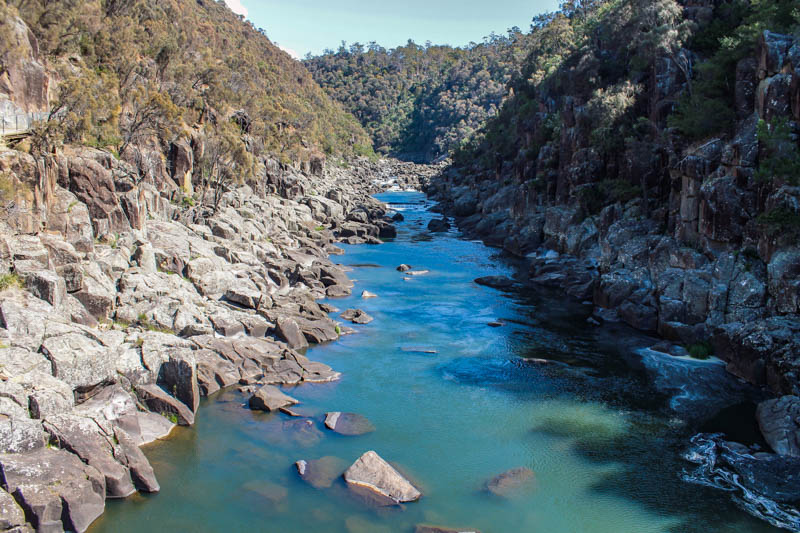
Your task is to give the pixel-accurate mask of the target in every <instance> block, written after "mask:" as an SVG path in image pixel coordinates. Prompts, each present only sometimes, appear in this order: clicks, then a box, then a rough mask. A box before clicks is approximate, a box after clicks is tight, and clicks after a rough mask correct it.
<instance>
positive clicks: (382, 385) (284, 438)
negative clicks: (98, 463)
mask: <svg viewBox="0 0 800 533" xmlns="http://www.w3.org/2000/svg"><path fill="white" fill-rule="evenodd" d="M382 199H383V200H385V201H390V202H395V203H397V207H398V208H400V209H403V213H404V215H405V216H406V221H405V222H404V223H401V224H400V225H399V230H400V232H399V235H398V238H397V239H395V240H394V241H393V242H389V243H387V244H384V245H382V246H354V247H346V249H347V254H346V255H345V256H343V257H341V261H342V262H343V263H344V264H348V265H360V266H357V267H354V269H353V271H352V272H351V273H350V276H351V278H353V279H354V280H356V288H355V289H354V296H353V297H351V298H346V299H341V300H335V301H332V302H330V303H333V304H334V305H336V306H337V307H339V308H341V310H344V309H346V308H348V307H360V308H362V309H364V310H366V311H367V312H368V313H369V314H371V315H372V316H374V317H375V320H374V322H372V323H371V324H369V325H367V326H356V329H357V330H358V333H356V334H353V335H349V336H346V337H343V338H342V339H341V340H340V341H339V342H336V343H332V344H329V345H325V346H319V347H315V348H313V349H311V350H309V353H308V355H309V357H311V358H312V359H314V360H319V361H323V362H325V363H327V364H329V365H331V366H332V367H333V368H335V369H336V370H338V371H340V372H342V373H343V377H342V379H341V381H339V382H337V383H332V384H325V385H303V386H300V387H296V388H289V389H287V392H288V393H289V394H291V395H292V396H294V397H296V398H298V399H299V400H301V402H302V403H301V405H300V406H298V407H300V408H302V409H303V411H304V412H305V413H308V414H311V415H312V416H314V419H315V422H314V424H315V425H316V426H315V428H314V430H313V431H298V429H297V426H294V425H292V422H291V419H290V418H289V417H287V416H286V415H283V414H264V413H254V412H251V411H249V410H248V409H247V408H245V407H244V403H245V402H246V399H247V398H246V397H245V396H243V395H242V394H240V393H238V392H236V391H226V392H222V393H220V394H218V395H216V396H213V397H211V398H209V399H207V400H204V401H203V402H202V406H201V409H200V412H199V413H198V417H197V423H196V425H195V427H193V428H190V429H180V430H179V431H177V432H176V433H175V434H174V437H173V438H172V439H171V440H169V441H167V442H165V443H160V444H156V445H153V446H150V447H149V448H147V449H146V450H145V451H146V454H147V455H148V457H149V458H150V460H151V462H152V463H153V466H154V468H155V470H156V474H157V475H158V478H159V481H160V483H161V488H162V490H161V492H160V493H159V494H157V495H152V496H140V495H137V496H134V497H131V498H128V499H126V500H124V501H115V502H109V503H108V505H107V510H106V514H105V515H104V516H103V517H102V518H101V519H100V520H98V522H97V524H96V525H95V526H94V527H93V528H92V531H93V533H99V532H128V531H131V532H132V531H137V532H138V531H151V532H155V531H192V532H206V531H209V532H210V531H224V532H239V531H269V532H312V531H314V532H317V531H324V532H327V531H330V532H348V533H358V532H374V533H380V532H384V531H385V532H389V531H391V532H394V531H397V532H411V531H413V529H414V526H415V525H416V524H418V523H434V524H438V525H445V526H451V527H463V528H474V529H480V530H481V531H483V532H484V533H488V532H492V533H507V532H508V533H510V532H543V533H544V532H547V533H562V532H563V533H568V532H597V533H619V532H636V533H645V532H717V531H725V532H767V531H777V530H775V529H774V528H772V527H770V526H768V525H766V524H765V523H763V522H760V521H758V520H756V519H755V518H752V517H750V516H749V515H747V514H746V513H744V512H743V511H741V510H739V509H738V508H737V507H736V506H735V505H734V504H733V503H732V500H731V498H730V497H729V495H728V494H727V493H725V492H722V491H718V490H713V489H709V488H705V487H701V486H698V485H692V484H687V483H685V482H683V481H681V479H680V474H681V472H682V470H683V469H684V468H689V465H688V464H687V463H685V462H684V461H683V460H682V459H681V453H682V452H683V451H684V449H685V447H686V441H687V440H688V437H690V436H691V435H693V434H694V433H696V432H697V431H698V430H699V428H701V427H703V426H704V425H707V423H706V420H707V419H709V418H711V416H712V415H713V414H714V412H716V411H717V410H719V409H721V408H723V407H726V406H728V405H734V404H737V403H740V402H742V401H744V400H746V399H747V398H746V396H747V395H748V394H749V392H748V391H746V390H744V389H742V388H741V386H740V385H738V384H737V383H736V382H735V381H734V380H732V379H729V378H728V377H726V375H725V374H724V372H723V371H722V369H721V367H719V366H718V365H713V364H696V363H692V362H678V363H674V362H671V361H661V360H658V358H657V357H655V358H654V357H653V356H652V354H650V355H641V354H640V353H639V352H637V350H639V349H640V348H642V347H645V346H648V345H650V344H652V339H647V338H646V337H643V336H641V335H639V334H637V333H635V332H633V331H632V330H630V329H627V328H625V327H623V326H621V325H614V324H610V325H606V326H604V327H601V328H594V327H591V326H589V325H587V323H586V320H585V319H586V318H587V317H588V316H589V315H590V314H591V306H587V305H583V304H581V303H580V302H574V301H571V300H570V299H568V298H566V297H564V296H563V295H561V294H559V293H555V292H549V291H544V290H527V291H515V292H510V293H502V292H499V291H496V290H494V289H490V288H487V287H480V286H477V285H476V284H474V283H473V282H472V280H473V279H474V278H476V277H478V276H485V275H490V274H506V275H507V274H511V273H512V272H513V270H512V268H513V265H510V264H509V263H507V262H506V260H504V259H503V258H501V257H498V256H497V255H496V251H494V250H491V249H489V248H486V247H485V246H483V245H482V244H480V243H475V242H470V241H466V240H462V239H459V238H458V234H457V233H449V234H446V235H441V234H439V235H435V236H431V235H430V234H428V233H427V232H426V231H425V225H426V224H427V221H428V220H429V219H430V214H429V213H428V212H427V211H426V210H425V207H426V205H425V200H424V196H422V195H420V194H414V193H392V194H389V195H386V196H383V197H382ZM401 263H409V264H411V265H413V266H414V267H416V268H425V269H429V270H430V271H431V272H430V274H428V275H427V276H420V277H418V278H414V279H412V280H410V281H404V280H403V276H402V275H401V274H399V273H398V272H396V271H395V267H396V266H397V265H399V264H401ZM365 289H366V290H369V291H371V292H374V293H376V294H378V295H379V297H378V298H374V299H369V300H361V299H360V298H359V297H358V295H360V293H361V291H362V290H365ZM497 319H502V320H503V321H505V325H504V326H502V327H499V328H492V327H489V326H487V323H488V322H490V321H494V320H497ZM409 347H425V348H433V349H435V350H437V352H438V353H436V354H424V353H417V352H409V351H407V350H408V348H409ZM533 358H537V359H546V360H548V361H550V363H548V364H542V363H541V362H537V361H534V360H533ZM325 411H353V412H357V413H360V414H362V415H364V416H366V417H368V418H369V419H370V420H371V421H372V423H373V424H374V425H375V427H376V428H377V429H376V431H375V432H373V433H370V434H368V435H364V436H359V437H345V436H340V435H337V434H333V433H332V432H330V431H328V430H326V429H325V428H324V426H323V424H322V423H321V420H320V417H321V416H323V414H324V412H325ZM734 419H735V416H734ZM728 426H730V424H729V423H728ZM733 429H735V430H737V431H740V432H742V433H743V434H745V435H747V434H749V428H748V427H747V424H744V423H743V424H742V427H734V428H733ZM367 450H375V451H377V452H378V453H379V454H380V455H381V456H382V457H383V458H385V459H386V460H388V461H391V462H393V463H395V464H396V465H398V466H399V468H400V469H401V470H402V471H403V472H404V473H405V474H406V475H407V476H408V477H409V478H410V479H411V480H412V481H413V482H414V483H415V484H416V485H417V486H418V487H419V488H420V489H421V490H422V492H423V494H424V495H423V498H422V499H421V500H420V501H419V502H416V503H411V504H407V505H404V506H402V507H396V508H388V509H387V508H382V509H375V508H371V507H368V506H366V505H365V504H364V503H363V502H361V501H359V500H357V499H355V498H354V497H353V496H352V495H351V494H349V493H348V491H347V489H346V488H345V487H344V484H343V482H342V481H341V480H339V482H337V483H336V484H335V485H334V486H333V487H332V488H330V489H325V490H317V489H314V488H312V487H311V486H310V485H307V484H306V483H304V482H303V481H301V480H300V479H299V477H298V475H297V473H296V470H295V469H294V466H293V463H294V462H295V461H296V460H299V459H306V460H310V459H317V458H320V457H323V456H328V455H331V456H335V457H338V458H340V459H341V460H342V463H343V464H345V465H349V464H351V463H352V462H353V461H354V460H355V459H356V458H357V457H358V456H360V455H361V454H362V453H364V452H365V451H367ZM518 466H526V467H528V468H530V469H532V470H533V471H534V472H535V474H536V481H535V484H534V486H533V487H532V488H530V489H527V490H523V491H521V493H519V494H517V495H516V497H513V498H510V499H502V498H499V497H497V496H494V495H492V494H489V493H487V492H486V491H484V490H483V485H484V483H485V482H486V480H487V479H489V478H491V477H493V476H494V475H496V474H498V473H500V472H502V471H505V470H508V469H510V468H514V467H518Z"/></svg>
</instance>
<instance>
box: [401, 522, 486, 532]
mask: <svg viewBox="0 0 800 533" xmlns="http://www.w3.org/2000/svg"><path fill="white" fill-rule="evenodd" d="M414 533H481V532H480V531H478V530H477V529H468V528H467V529H464V528H452V527H442V526H430V525H427V524H417V527H416V528H415V529H414Z"/></svg>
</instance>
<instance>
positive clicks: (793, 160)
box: [756, 118, 800, 185]
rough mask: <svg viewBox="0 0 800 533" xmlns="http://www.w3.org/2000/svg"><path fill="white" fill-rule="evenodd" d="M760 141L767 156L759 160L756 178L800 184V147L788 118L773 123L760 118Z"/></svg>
mask: <svg viewBox="0 0 800 533" xmlns="http://www.w3.org/2000/svg"><path fill="white" fill-rule="evenodd" d="M758 141H759V143H761V148H762V150H763V152H764V153H765V156H762V157H761V158H760V160H759V162H758V170H757V171H756V179H758V180H760V181H776V180H777V181H780V182H782V183H788V184H789V185H798V184H800V149H798V147H797V141H796V140H795V139H793V138H792V129H791V126H790V125H789V121H788V119H786V118H782V119H776V120H774V121H773V122H772V123H771V124H768V123H767V122H765V121H764V120H760V121H759V122H758Z"/></svg>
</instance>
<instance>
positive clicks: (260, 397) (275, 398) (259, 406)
mask: <svg viewBox="0 0 800 533" xmlns="http://www.w3.org/2000/svg"><path fill="white" fill-rule="evenodd" d="M248 403H249V405H250V409H255V410H260V411H277V410H278V409H280V408H281V407H286V406H289V405H294V404H296V403H300V402H298V401H297V400H295V399H294V398H292V397H291V396H288V395H286V394H284V393H283V392H281V390H280V389H279V388H278V387H275V386H273V385H264V386H263V387H261V388H260V389H258V390H257V391H256V392H255V394H253V395H252V396H251V397H250V401H249V402H248Z"/></svg>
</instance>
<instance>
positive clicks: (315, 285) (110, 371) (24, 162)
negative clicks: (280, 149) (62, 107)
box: [0, 148, 414, 532]
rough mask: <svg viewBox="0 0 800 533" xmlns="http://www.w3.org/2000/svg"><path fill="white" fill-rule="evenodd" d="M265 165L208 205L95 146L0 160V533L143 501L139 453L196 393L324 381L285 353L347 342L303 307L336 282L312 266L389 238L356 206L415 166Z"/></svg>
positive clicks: (148, 486) (368, 209)
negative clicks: (2, 196) (5, 190)
mask: <svg viewBox="0 0 800 533" xmlns="http://www.w3.org/2000/svg"><path fill="white" fill-rule="evenodd" d="M174 152H177V154H176V153H173V157H174V158H175V159H174V160H173V161H172V166H173V168H176V167H180V164H181V160H182V158H181V154H180V150H177V151H174ZM183 160H184V161H186V160H189V161H190V160H191V157H190V155H188V156H187V155H185V156H184V157H183ZM265 167H266V169H265V172H264V175H263V176H262V179H261V181H260V182H259V184H258V185H259V186H260V188H259V189H258V190H257V189H256V187H257V186H256V184H249V185H242V186H238V187H235V188H231V189H229V190H228V191H227V192H225V194H223V195H222V198H221V200H220V202H219V205H218V207H217V208H216V209H214V208H211V207H207V206H209V205H213V203H212V202H211V200H210V199H208V200H209V201H207V202H198V204H197V205H195V203H194V200H193V199H192V196H189V195H187V194H185V192H186V191H184V190H182V189H179V188H178V187H176V186H175V184H174V183H173V182H172V181H171V180H170V179H169V177H168V176H165V175H164V174H165V173H162V174H160V175H159V174H157V175H156V176H155V177H154V179H152V178H153V177H152V176H151V179H141V180H136V179H133V178H132V176H136V175H137V169H136V168H134V167H132V166H131V165H128V164H127V163H125V162H123V161H120V160H117V159H116V158H114V157H112V156H111V155H110V154H108V153H107V152H103V151H100V150H96V149H92V148H68V149H66V150H65V151H64V153H63V154H59V155H57V156H52V157H48V158H46V159H40V160H36V159H34V158H33V157H32V156H30V155H28V154H25V153H23V152H19V151H13V150H6V151H3V152H0V170H2V172H3V175H4V177H5V178H6V179H10V180H13V181H14V182H15V186H16V190H27V191H29V192H30V195H29V196H28V197H27V198H25V197H22V198H19V199H18V203H17V204H16V205H15V206H14V207H12V208H11V209H9V210H8V212H7V213H6V216H4V218H3V220H2V222H0V225H2V227H1V228H0V276H2V278H1V279H2V291H0V485H2V489H3V490H0V529H2V530H4V531H16V532H23V531H32V530H37V531H61V530H72V531H85V530H86V529H87V528H88V527H89V525H90V524H91V523H92V522H93V521H94V520H95V519H96V518H97V517H98V516H100V514H102V512H103V509H104V505H105V500H106V499H108V498H125V497H127V496H129V495H131V494H133V493H134V492H136V491H141V492H157V491H158V490H159V484H158V481H157V479H156V477H155V474H154V472H153V469H152V468H151V466H150V464H149V462H148V460H147V458H146V457H145V456H144V454H143V453H142V452H141V450H140V449H139V446H141V445H143V444H146V443H149V442H152V441H154V440H158V439H162V438H166V437H167V436H168V435H169V433H170V432H171V430H172V428H173V427H174V426H175V425H185V426H190V425H192V424H193V423H194V416H195V413H196V411H197V408H198V405H199V401H200V398H201V397H202V396H208V395H211V394H213V393H215V392H217V391H218V390H220V389H222V388H226V387H234V386H239V387H242V388H243V390H255V389H257V388H258V389H263V388H265V387H270V386H277V385H297V384H301V383H318V382H327V381H332V380H336V379H338V377H339V374H338V373H337V372H335V371H334V370H333V369H331V368H330V367H328V366H326V365H324V364H321V363H317V362H314V361H311V360H309V359H308V358H306V357H305V356H303V355H302V353H301V351H302V350H303V349H304V348H306V347H308V346H309V344H314V343H322V342H328V341H334V340H336V339H337V338H338V337H339V335H340V334H342V333H346V328H345V326H343V325H339V324H338V323H337V322H335V321H333V320H331V319H330V318H329V317H328V313H327V312H326V309H323V307H321V306H320V305H318V304H317V303H316V300H318V299H320V298H324V297H336V296H344V295H348V294H350V291H351V288H352V287H353V283H352V282H351V281H350V280H349V279H348V278H347V275H346V271H345V269H344V268H342V267H340V266H338V265H336V264H335V263H334V262H332V261H331V260H330V259H329V256H332V255H337V254H341V253H343V251H342V250H341V248H338V247H337V246H336V245H335V244H334V243H335V242H346V243H350V244H357V243H370V244H379V243H380V242H381V240H380V238H381V237H387V236H388V237H391V236H394V234H395V232H394V228H393V227H392V225H391V219H390V218H389V217H387V212H386V208H385V207H384V206H383V205H382V204H381V203H380V202H378V201H376V200H375V199H373V198H372V197H371V194H373V193H374V192H377V191H378V190H380V188H381V187H384V186H386V185H385V184H387V183H390V182H391V177H393V176H398V175H399V176H404V175H405V173H406V172H412V171H414V168H413V166H412V167H409V166H408V165H405V164H400V163H392V162H386V161H381V162H377V163H369V162H368V161H366V160H365V161H361V162H360V163H358V164H356V165H354V166H351V167H349V168H347V169H341V168H328V169H325V170H323V169H321V168H319V169H315V172H314V173H311V172H310V169H305V171H301V170H299V169H292V168H286V167H282V166H281V165H279V164H277V163H276V162H274V161H273V162H270V161H269V160H268V161H267V163H266V165H265ZM381 183H383V184H384V185H380V184H381ZM208 194H209V195H210V194H212V193H211V192H208ZM194 197H195V198H196V197H197V195H196V194H195V195H194ZM254 397H255V396H254ZM251 403H252V402H251Z"/></svg>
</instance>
